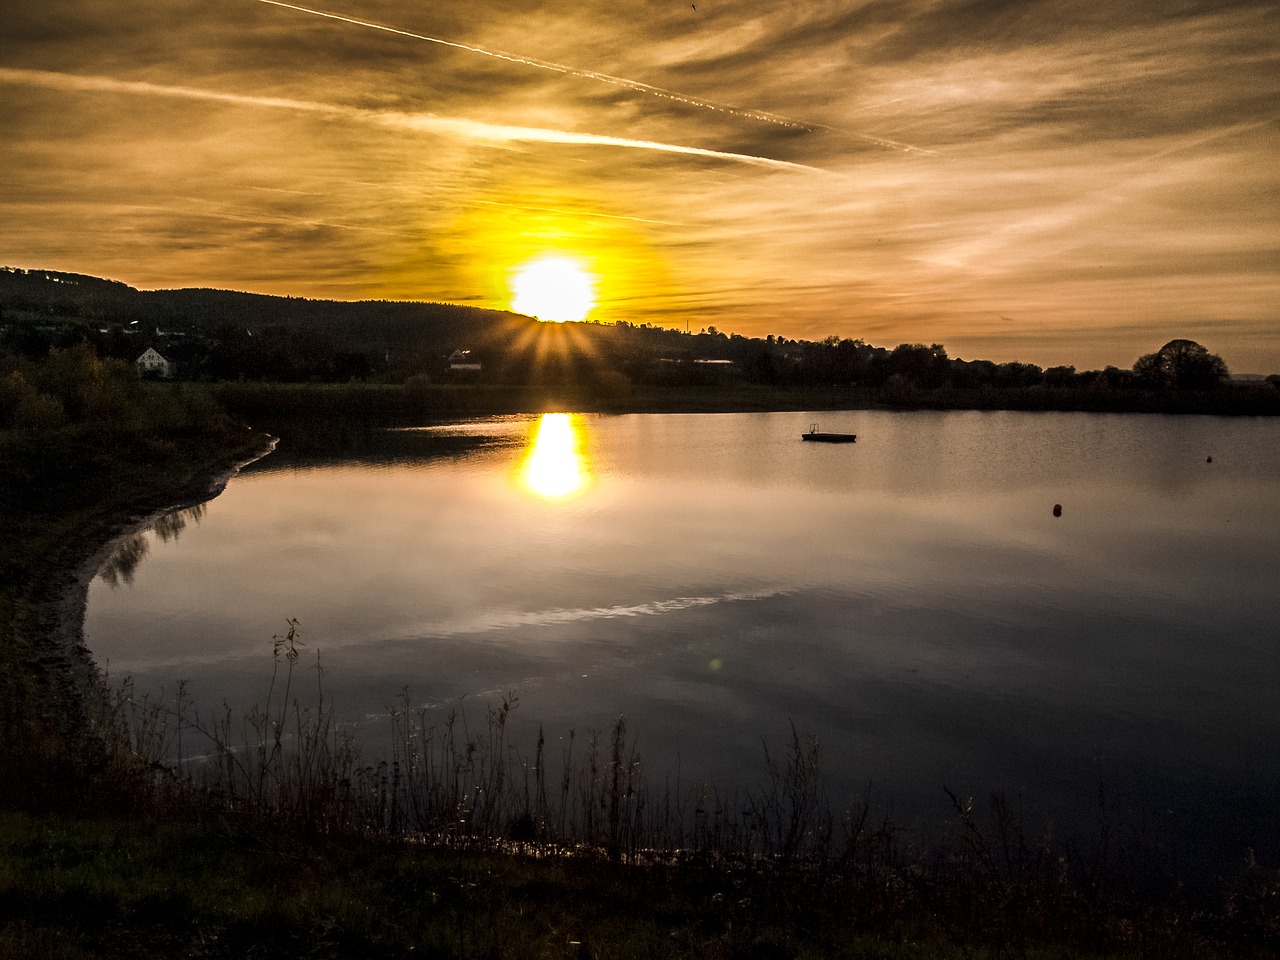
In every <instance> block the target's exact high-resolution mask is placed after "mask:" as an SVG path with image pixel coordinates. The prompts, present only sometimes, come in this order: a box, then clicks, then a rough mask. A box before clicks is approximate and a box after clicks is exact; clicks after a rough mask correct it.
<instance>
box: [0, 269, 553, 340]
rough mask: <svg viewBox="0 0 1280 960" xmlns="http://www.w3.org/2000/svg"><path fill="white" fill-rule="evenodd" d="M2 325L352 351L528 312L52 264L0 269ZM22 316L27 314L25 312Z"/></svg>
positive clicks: (511, 328)
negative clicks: (104, 275) (253, 289)
mask: <svg viewBox="0 0 1280 960" xmlns="http://www.w3.org/2000/svg"><path fill="white" fill-rule="evenodd" d="M0 311H3V313H0V324H3V323H5V322H6V319H8V320H18V319H28V320H32V319H35V318H36V317H41V318H47V321H48V323H49V324H55V325H56V324H58V323H59V322H65V321H79V322H80V323H81V324H83V325H85V326H91V325H94V324H96V325H98V327H99V328H100V329H102V328H105V329H109V328H111V327H113V326H116V327H121V328H125V327H129V326H143V327H146V328H157V329H159V330H160V331H162V332H163V333H170V334H172V333H186V334H194V335H197V336H202V337H217V336H220V335H224V334H225V332H226V330H228V329H238V330H247V331H249V332H251V333H254V334H260V333H263V332H265V331H266V330H267V329H268V328H294V329H298V328H303V329H305V330H307V331H309V332H310V333H312V334H315V335H319V336H321V337H328V338H331V339H332V340H333V341H334V342H335V344H338V345H342V346H345V347H346V348H347V349H353V350H370V349H374V350H377V349H383V350H385V349H393V348H395V347H396V346H400V345H404V344H406V343H409V342H413V343H415V344H419V345H422V346H428V345H429V346H432V347H438V348H439V349H446V348H449V349H451V348H454V347H456V346H458V345H459V344H460V343H464V342H465V343H471V342H473V341H488V340H491V339H495V338H501V337H504V336H510V335H511V334H513V333H515V332H518V331H519V330H520V329H521V328H523V327H525V326H527V325H528V324H530V323H532V322H533V321H531V320H529V319H528V318H527V317H520V316H517V315H515V314H510V313H505V312H500V311H496V310H483V309H480V308H477V307H466V306H458V305H456V304H448V303H398V302H391V301H359V302H352V303H348V302H341V301H336V300H307V299H303V298H299V297H277V296H269V295H265V294H255V293H238V292H235V291H230V290H208V289H184V290H137V289H135V288H133V287H130V286H128V285H127V284H124V283H120V282H118V281H114V280H103V279H99V278H98V277H90V276H84V275H82V274H76V273H58V272H55V271H52V270H29V271H28V270H16V269H12V268H3V269H0ZM24 315H26V316H25V317H24Z"/></svg>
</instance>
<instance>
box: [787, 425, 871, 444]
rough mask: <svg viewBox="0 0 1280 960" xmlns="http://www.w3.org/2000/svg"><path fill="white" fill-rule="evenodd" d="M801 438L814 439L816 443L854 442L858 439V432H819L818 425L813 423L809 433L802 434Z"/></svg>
mask: <svg viewBox="0 0 1280 960" xmlns="http://www.w3.org/2000/svg"><path fill="white" fill-rule="evenodd" d="M800 439H801V440H812V441H814V442H815V443H853V442H855V441H856V440H857V439H858V435H857V434H856V433H819V432H818V425H817V424H816V423H815V424H812V425H811V426H810V427H809V432H808V433H802V434H800Z"/></svg>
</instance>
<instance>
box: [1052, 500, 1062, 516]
mask: <svg viewBox="0 0 1280 960" xmlns="http://www.w3.org/2000/svg"><path fill="white" fill-rule="evenodd" d="M1053 515H1054V516H1055V517H1060V516H1062V504H1060V503H1055V504H1054V505H1053Z"/></svg>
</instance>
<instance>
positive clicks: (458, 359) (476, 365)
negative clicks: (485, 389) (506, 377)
mask: <svg viewBox="0 0 1280 960" xmlns="http://www.w3.org/2000/svg"><path fill="white" fill-rule="evenodd" d="M483 366H484V365H483V364H481V363H480V361H478V360H473V359H472V357H471V351H470V350H455V351H453V353H451V354H449V369H450V370H465V371H469V372H471V373H478V372H479V371H480V370H481V369H483Z"/></svg>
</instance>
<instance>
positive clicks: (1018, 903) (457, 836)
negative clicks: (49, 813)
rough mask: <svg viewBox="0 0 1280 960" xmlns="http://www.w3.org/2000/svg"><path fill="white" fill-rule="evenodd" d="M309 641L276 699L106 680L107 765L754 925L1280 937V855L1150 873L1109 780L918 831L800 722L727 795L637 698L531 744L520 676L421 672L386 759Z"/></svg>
mask: <svg viewBox="0 0 1280 960" xmlns="http://www.w3.org/2000/svg"><path fill="white" fill-rule="evenodd" d="M301 648H302V643H301V640H300V637H299V633H298V624H297V622H296V621H289V624H288V630H287V631H286V633H284V634H283V635H281V636H277V637H274V638H273V645H272V673H271V678H270V681H269V683H268V684H267V694H266V697H265V700H264V702H263V703H262V705H261V706H259V707H255V708H253V709H252V710H250V711H248V712H247V713H245V714H244V715H242V716H237V715H234V714H233V713H232V711H231V710H230V709H228V708H225V707H224V709H223V710H222V711H221V712H220V713H218V714H217V715H212V716H210V715H204V714H201V713H199V712H198V711H197V710H196V709H195V707H194V706H193V705H192V704H190V703H189V702H188V700H187V697H186V691H185V687H184V686H183V685H179V687H178V689H177V691H176V692H175V695H174V696H172V697H160V696H154V697H153V696H150V695H147V694H144V693H140V692H139V691H137V690H136V689H135V687H134V685H133V684H132V682H130V681H129V680H127V679H126V680H124V681H122V682H117V683H114V684H107V685H104V688H103V694H102V697H101V700H100V703H99V705H98V709H97V710H96V712H95V720H94V724H93V735H94V737H95V738H96V739H97V740H98V741H99V742H100V743H101V744H102V746H103V747H104V755H105V756H106V757H107V760H106V766H105V768H104V769H105V771H106V773H107V774H108V775H109V778H111V779H115V780H116V781H117V782H120V783H128V784H130V785H131V786H130V787H129V788H128V789H129V790H132V791H134V794H133V801H132V802H135V803H139V802H144V803H151V804H155V805H156V808H157V809H162V810H164V811H166V812H168V813H172V812H173V811H175V810H189V811H190V812H192V813H193V814H195V815H197V816H201V817H209V816H213V817H217V818H228V817H229V818H231V819H232V820H234V822H235V823H237V824H239V825H240V827H239V828H240V829H245V828H247V829H250V830H253V831H256V832H257V833H258V834H259V835H269V836H276V837H282V836H288V837H292V838H294V840H295V841H296V840H298V839H303V840H305V839H306V838H308V837H310V838H313V839H314V840H316V841H321V840H324V842H331V841H333V840H343V841H345V840H349V839H352V838H355V839H356V840H357V841H372V842H375V843H379V844H380V843H385V842H396V843H399V844H402V845H406V846H408V847H417V848H420V849H422V850H424V851H427V850H429V851H436V852H450V851H452V852H454V853H456V854H457V855H459V856H467V855H472V854H475V855H482V856H483V855H489V854H499V855H516V856H518V857H521V858H525V859H527V860H531V861H532V860H537V861H542V860H545V861H554V860H555V859H557V858H558V859H560V860H562V861H563V862H566V863H568V862H571V861H573V862H583V863H596V864H617V865H618V866H619V867H620V868H622V869H626V870H640V871H643V872H644V875H645V876H646V878H647V879H646V880H645V882H646V883H653V882H654V878H655V877H666V878H668V880H667V881H664V882H668V883H670V884H672V885H674V886H676V887H678V888H679V889H680V890H682V891H684V894H682V896H684V897H685V898H686V899H688V898H689V897H693V898H694V899H698V898H700V897H701V892H706V891H715V892H714V894H709V896H710V897H711V899H709V900H707V902H706V904H705V905H704V906H703V907H700V908H699V909H705V910H709V911H711V912H713V913H717V915H719V914H721V913H722V914H724V917H725V918H729V919H736V922H738V923H739V925H741V924H744V923H747V922H748V921H751V920H752V918H753V917H756V915H757V914H761V911H763V912H764V913H765V914H768V916H770V917H772V918H774V919H775V920H777V919H778V918H785V922H786V924H787V925H788V929H790V930H792V933H793V934H795V935H796V936H801V935H803V936H802V937H801V938H802V939H803V937H809V936H814V937H818V936H820V934H821V932H822V931H824V930H826V929H844V930H858V931H860V932H861V933H862V934H872V935H874V936H875V937H885V936H887V937H889V938H891V939H901V938H903V937H919V936H926V937H931V938H935V939H936V938H938V937H941V938H943V940H951V941H954V942H957V943H981V944H987V945H992V944H996V945H1000V950H999V952H998V953H997V954H994V955H1008V956H1024V955H1033V953H1034V951H1032V952H1028V951H1029V950H1030V948H1031V946H1032V945H1034V944H1044V943H1056V944H1069V945H1071V946H1072V948H1073V950H1077V949H1078V950H1081V951H1084V953H1082V954H1080V955H1099V956H1101V955H1113V954H1112V951H1116V950H1119V951H1121V953H1120V954H1114V955H1128V954H1127V953H1126V952H1127V951H1130V950H1132V951H1133V954H1132V955H1135V956H1137V955H1160V956H1169V957H1208V956H1242V957H1253V956H1266V955H1269V951H1271V950H1273V949H1276V948H1280V874H1277V873H1276V872H1274V871H1271V870H1266V869H1263V868H1262V867H1261V866H1259V865H1258V864H1256V863H1245V864H1244V865H1243V866H1244V869H1243V870H1242V873H1241V876H1240V878H1238V879H1237V880H1236V881H1235V882H1233V883H1232V884H1230V885H1229V886H1225V887H1223V888H1221V889H1219V890H1217V891H1214V892H1213V893H1212V895H1211V896H1207V897H1202V898H1200V899H1198V900H1197V899H1196V898H1195V897H1193V896H1192V895H1190V894H1189V893H1188V892H1187V891H1186V890H1184V889H1182V888H1180V887H1179V886H1178V885H1177V883H1176V881H1173V880H1170V882H1169V883H1168V884H1167V886H1166V887H1165V888H1164V889H1162V890H1160V891H1158V892H1157V894H1153V893H1152V890H1151V887H1150V884H1149V883H1148V885H1147V887H1146V888H1145V889H1144V890H1143V891H1141V892H1139V891H1137V890H1136V889H1134V888H1133V886H1132V885H1131V884H1127V883H1126V882H1125V878H1124V875H1123V871H1121V870H1119V869H1118V868H1117V862H1116V851H1117V850H1118V848H1119V846H1120V844H1119V843H1118V840H1117V838H1116V837H1115V836H1113V834H1112V830H1111V825H1110V823H1109V821H1108V819H1107V817H1106V815H1105V806H1104V804H1103V803H1102V801H1101V799H1100V803H1099V822H1098V829H1097V833H1096V836H1095V837H1093V838H1092V839H1091V840H1090V841H1088V842H1081V841H1074V842H1069V843H1068V842H1063V841H1060V840H1058V839H1056V838H1054V837H1053V835H1052V834H1051V833H1049V832H1047V831H1037V830H1034V829H1032V828H1031V827H1030V826H1029V825H1028V823H1027V818H1026V816H1025V815H1024V814H1023V813H1022V812H1021V811H1019V810H1018V809H1017V808H1016V806H1015V805H1014V804H1012V803H1010V802H1009V801H1008V800H1007V799H1006V798H1005V797H1003V796H1001V795H994V796H992V797H991V798H990V803H989V805H988V807H987V809H986V810H981V809H978V808H976V807H975V805H974V804H973V803H972V802H971V801H969V800H966V799H963V798H960V797H958V796H954V795H952V796H951V800H952V803H953V807H954V815H953V816H952V818H951V819H950V821H949V823H948V824H947V825H946V826H945V828H944V833H943V835H942V836H934V837H931V838H929V839H928V840H927V841H923V840H920V839H918V838H917V839H910V838H909V835H908V833H907V832H906V831H904V830H903V829H901V828H900V827H899V826H898V825H896V824H895V823H894V822H893V821H892V820H891V819H889V818H887V817H876V816H873V814H872V812H871V809H872V808H871V805H870V802H869V797H868V796H864V797H862V798H858V799H856V800H854V801H853V802H851V803H849V804H846V805H842V806H833V805H832V803H831V802H830V798H829V797H828V796H827V793H826V790H825V789H824V787H823V779H822V752H821V750H820V748H819V745H818V743H817V742H816V741H815V740H812V739H808V738H805V737H803V736H801V735H800V733H799V732H797V731H796V730H794V729H793V730H792V731H791V736H790V738H789V740H788V741H787V742H786V744H785V745H784V747H783V749H782V750H781V751H779V752H776V753H775V752H774V751H771V750H770V749H769V748H768V747H765V749H764V757H763V760H764V764H763V770H764V775H763V777H762V780H761V782H760V784H759V785H758V786H757V787H755V788H753V789H744V790H741V791H735V792H732V793H723V792H721V791H720V790H718V789H717V788H716V787H715V786H714V785H711V784H708V783H706V782H702V781H696V780H694V781H684V780H682V779H680V778H678V777H677V778H676V779H674V780H673V779H672V778H671V777H669V776H663V777H661V778H658V777H655V776H653V775H652V774H651V771H649V770H648V769H647V767H646V766H645V764H644V762H643V761H642V758H641V757H640V755H639V753H638V751H637V747H636V741H635V738H634V736H633V734H632V731H631V730H630V729H629V728H628V724H627V722H626V720H625V719H624V718H621V717H619V718H618V719H617V720H615V721H614V722H613V724H612V725H611V726H610V727H609V728H608V729H606V730H603V731H588V732H587V733H586V734H585V735H583V736H578V735H576V734H573V733H571V734H570V735H569V736H568V737H567V738H565V739H564V740H562V741H560V744H561V745H560V746H559V747H558V749H556V750H555V751H554V754H553V751H552V750H549V749H548V747H547V741H546V737H545V735H544V732H543V731H542V730H541V729H539V730H538V731H537V734H536V737H532V738H531V739H530V742H531V746H528V747H526V748H523V749H522V748H521V746H520V745H519V742H518V741H519V740H520V737H518V736H516V727H515V723H514V721H513V715H514V714H515V712H516V710H517V708H518V698H517V697H516V695H515V694H514V693H512V694H508V695H506V696H504V697H502V698H501V701H500V702H499V703H498V704H496V705H488V706H486V707H485V708H484V716H483V718H482V720H481V721H480V722H478V723H473V719H474V718H469V717H468V716H467V715H466V714H465V713H464V712H463V711H461V710H457V711H454V712H451V713H449V714H447V715H446V716H445V717H444V719H443V720H442V721H441V720H439V719H438V715H437V714H436V713H434V712H433V711H429V710H428V709H426V708H422V707H418V706H415V704H414V702H413V699H412V697H411V696H410V694H409V692H408V691H407V690H405V691H402V693H401V696H400V698H399V700H398V702H397V703H396V705H395V706H394V707H392V708H391V709H390V715H389V724H387V730H388V731H389V732H388V734H387V741H386V747H385V753H384V754H383V755H382V756H381V757H379V758H377V759H376V760H370V759H369V758H367V757H366V756H365V755H364V753H363V751H362V749H361V748H360V746H359V745H358V744H357V742H356V737H355V736H354V733H353V731H352V730H351V729H350V728H348V727H344V726H343V725H342V724H340V723H339V722H338V721H337V719H336V717H335V711H334V709H333V704H332V701H331V699H330V698H329V696H328V694H327V692H326V689H325V671H324V669H323V668H322V666H321V663H320V659H319V656H318V655H317V656H316V658H315V661H314V663H313V664H312V665H311V666H310V668H308V667H305V666H303V663H302V660H303V653H302V649H301ZM139 785H141V791H142V793H144V794H145V798H139V797H138V795H137V794H138V791H139ZM326 838H327V839H326ZM1157 879H1158V878H1157ZM1147 880H1148V881H1150V880H1151V877H1147ZM691 891H693V892H691ZM699 891H700V892H699ZM726 898H727V899H726ZM699 902H701V901H699ZM761 915H763V914H761ZM726 922H727V921H726ZM796 924H800V926H801V927H803V928H804V929H799V928H796V927H795V925H796ZM806 925H807V926H806ZM806 930H807V931H808V932H806ZM790 935H791V934H789V936H790ZM1071 955H1076V954H1074V953H1073V954H1071Z"/></svg>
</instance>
